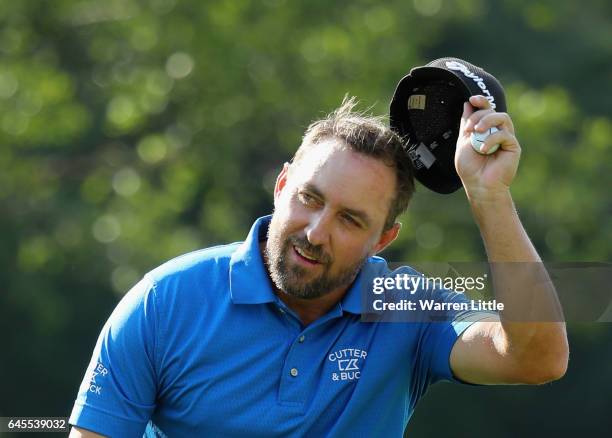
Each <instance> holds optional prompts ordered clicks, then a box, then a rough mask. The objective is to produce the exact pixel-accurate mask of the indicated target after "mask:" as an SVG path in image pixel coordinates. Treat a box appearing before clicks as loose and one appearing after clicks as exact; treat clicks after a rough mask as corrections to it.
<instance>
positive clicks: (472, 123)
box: [465, 108, 495, 133]
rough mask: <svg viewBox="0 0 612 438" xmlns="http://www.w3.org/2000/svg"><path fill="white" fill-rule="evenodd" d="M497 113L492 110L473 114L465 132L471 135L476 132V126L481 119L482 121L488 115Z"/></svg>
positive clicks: (483, 110)
mask: <svg viewBox="0 0 612 438" xmlns="http://www.w3.org/2000/svg"><path fill="white" fill-rule="evenodd" d="M494 113H495V111H494V110H492V109H490V108H489V109H481V110H478V111H475V112H473V113H472V114H471V115H470V117H469V118H468V120H467V122H466V124H465V130H466V132H467V133H470V132H472V131H473V130H474V126H475V125H476V124H478V122H480V119H482V118H483V117H484V116H486V115H488V114H494Z"/></svg>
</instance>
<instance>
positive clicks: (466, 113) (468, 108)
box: [459, 102, 474, 135]
mask: <svg viewBox="0 0 612 438" xmlns="http://www.w3.org/2000/svg"><path fill="white" fill-rule="evenodd" d="M473 113H474V108H473V107H472V105H471V104H470V103H469V102H463V114H461V123H460V124H459V135H461V134H463V130H464V129H465V125H466V124H467V122H468V119H469V117H470V116H471V115H472V114H473Z"/></svg>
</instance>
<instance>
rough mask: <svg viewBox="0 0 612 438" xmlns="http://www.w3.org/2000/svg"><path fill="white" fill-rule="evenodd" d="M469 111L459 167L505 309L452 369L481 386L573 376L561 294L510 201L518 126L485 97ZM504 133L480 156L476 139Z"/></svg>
mask: <svg viewBox="0 0 612 438" xmlns="http://www.w3.org/2000/svg"><path fill="white" fill-rule="evenodd" d="M470 103H471V104H472V105H473V106H474V107H476V108H478V109H479V110H477V111H475V112H474V111H473V110H472V107H471V105H469V104H466V105H465V106H464V112H463V116H462V120H461V128H460V135H459V140H458V142H457V152H456V155H455V165H456V167H457V172H458V173H459V176H460V177H461V180H462V182H463V185H464V188H465V190H466V194H467V197H468V200H469V202H470V205H471V207H472V212H473V215H474V219H475V221H476V223H477V224H478V226H479V228H480V232H481V236H482V239H483V242H484V245H485V248H486V251H487V257H488V260H489V262H490V263H491V269H492V277H493V284H494V288H495V293H496V298H497V299H498V301H501V302H503V303H504V304H505V306H506V309H507V310H505V311H504V312H501V318H500V319H498V320H487V321H480V322H477V323H474V324H472V325H471V326H470V327H469V328H468V329H467V330H466V331H465V332H464V333H463V334H462V335H461V337H460V338H459V339H458V340H457V342H456V343H455V345H454V347H453V350H452V353H451V358H450V362H451V369H452V370H453V373H454V374H455V376H457V377H458V378H460V379H462V380H464V381H467V382H471V383H481V384H498V383H506V384H512V383H527V384H537V383H545V382H548V381H551V380H556V379H559V378H560V377H562V376H563V375H564V374H565V371H566V369H567V361H568V356H569V347H568V343H567V335H566V330H565V323H564V322H563V316H562V312H561V308H560V305H559V301H558V298H557V295H556V293H555V290H554V287H553V286H552V283H551V282H550V279H549V278H548V275H547V273H546V271H545V269H544V267H543V265H542V263H541V260H540V257H539V256H538V254H537V252H536V250H535V248H534V246H533V245H532V243H531V241H530V240H529V237H528V236H527V233H526V232H525V230H524V228H523V226H522V224H521V221H520V219H519V216H518V214H517V212H516V209H515V207H514V204H513V201H512V198H511V196H510V184H511V183H512V180H513V179H514V176H515V174H516V170H517V168H518V162H519V158H520V154H521V148H520V145H519V143H518V141H517V139H516V137H515V135H514V127H513V125H512V120H511V119H510V117H509V116H508V115H507V114H505V113H496V112H494V111H493V110H492V109H490V104H489V102H488V101H487V100H486V99H485V98H484V97H482V96H472V97H471V98H470ZM491 126H497V127H498V128H500V131H499V132H496V133H494V134H492V135H490V136H489V137H488V138H487V140H486V146H485V148H484V149H485V151H486V150H487V149H488V148H490V147H491V146H492V145H494V144H497V143H499V144H500V145H501V146H500V150H498V151H497V152H496V153H495V154H493V155H481V154H478V153H476V152H475V151H474V150H473V149H472V147H471V145H470V139H469V137H470V134H471V133H472V132H473V130H474V129H475V128H476V130H477V131H484V130H486V129H488V128H489V127H491Z"/></svg>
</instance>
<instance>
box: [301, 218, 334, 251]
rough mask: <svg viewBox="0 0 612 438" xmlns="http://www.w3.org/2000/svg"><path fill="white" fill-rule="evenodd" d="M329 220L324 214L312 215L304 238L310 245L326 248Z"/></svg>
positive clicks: (328, 235) (328, 236)
mask: <svg viewBox="0 0 612 438" xmlns="http://www.w3.org/2000/svg"><path fill="white" fill-rule="evenodd" d="M330 227H331V220H330V217H329V215H328V214H326V213H325V212H318V213H317V214H313V215H312V217H311V218H310V222H309V223H308V225H307V226H306V238H307V239H308V242H309V243H310V244H311V245H314V246H319V245H321V246H323V247H326V246H327V244H328V242H329V238H330Z"/></svg>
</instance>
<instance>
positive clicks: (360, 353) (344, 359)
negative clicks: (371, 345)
mask: <svg viewBox="0 0 612 438" xmlns="http://www.w3.org/2000/svg"><path fill="white" fill-rule="evenodd" d="M367 355H368V352H367V351H365V350H360V349H358V348H342V349H341V350H336V351H334V352H333V353H330V354H329V355H328V356H327V360H329V361H330V362H333V363H335V365H336V367H337V372H336V367H334V372H332V375H331V379H332V380H333V381H339V380H359V377H360V376H361V368H360V367H361V366H362V365H363V362H364V360H365V358H366V357H367Z"/></svg>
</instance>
